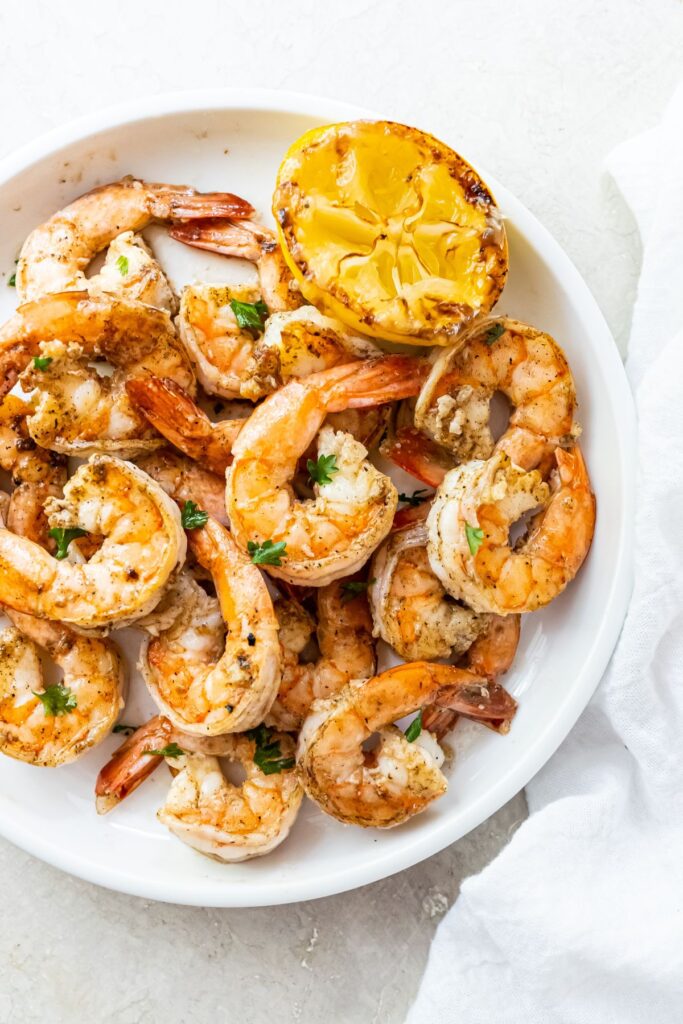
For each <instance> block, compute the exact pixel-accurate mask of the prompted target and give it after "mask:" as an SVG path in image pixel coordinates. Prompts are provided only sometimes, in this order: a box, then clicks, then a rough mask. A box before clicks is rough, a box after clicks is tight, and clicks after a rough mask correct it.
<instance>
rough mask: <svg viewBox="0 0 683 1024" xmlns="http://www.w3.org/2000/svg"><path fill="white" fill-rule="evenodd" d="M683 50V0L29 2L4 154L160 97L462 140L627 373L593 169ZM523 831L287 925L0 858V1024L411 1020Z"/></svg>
mask: <svg viewBox="0 0 683 1024" xmlns="http://www.w3.org/2000/svg"><path fill="white" fill-rule="evenodd" d="M682 46H683V5H682V4H681V0H573V3H571V4H564V5H559V4H550V3H548V0H516V2H515V0H499V2H498V0H450V2H446V0H420V2H419V3H413V2H410V3H409V2H403V0H393V2H370V0H345V2H344V0H338V2H336V3H334V4H332V3H328V4H324V3H321V2H320V0H298V2H295V0H290V2H289V3H288V2H286V0H271V2H268V0H249V2H246V3H235V2H232V0H221V2H215V0H193V2H192V3H180V2H178V0H165V2H158V0H153V2H145V3H143V2H141V0H137V2H131V0H118V2H117V3H116V4H106V5H105V4H102V5H96V4H93V3H92V2H91V0H90V2H88V3H85V2H81V0H73V2H72V0H62V2H61V3H59V4H57V3H54V2H40V0H22V3H21V4H18V3H14V4H9V3H4V4H3V5H2V7H0V96H2V101H1V102H0V124H1V125H2V132H1V133H0V156H1V155H3V154H4V153H6V152H9V151H11V150H12V149H13V148H14V147H16V146H18V145H20V144H21V143H23V142H25V141H26V140H28V139H31V138H33V137H34V136H36V135H38V134H40V133H42V132H43V131H45V130H47V129H48V128H51V127H52V126H53V125H56V124H59V123H61V122H63V121H66V120H68V119H70V118H72V117H74V116H76V115H78V114H81V113H85V112H88V111H92V110H96V109H97V108H99V107H101V106H104V105H107V104H111V103H116V102H119V101H121V100H125V99H129V98H132V97H135V96H140V95H143V94H146V93H158V92H162V91H167V90H175V89H193V88H202V87H210V86H239V85H246V86H259V85H260V86H267V87H270V88H282V89H294V90H300V91H302V92H311V93H317V94H321V95H328V96H331V97H336V98H340V99H346V100H350V101H355V102H358V103H361V104H365V105H368V106H372V107H373V108H375V109H377V110H379V111H381V112H382V113H384V114H385V115H386V116H389V117H395V118H397V119H400V120H404V121H407V122H409V123H411V122H412V123H415V124H419V125H422V126H424V127H428V128H429V129H430V130H432V131H434V132H435V133H436V134H438V133H439V131H443V132H444V133H446V132H448V134H449V136H450V137H452V136H453V135H454V134H455V135H458V136H459V137H460V139H461V144H460V149H461V151H462V152H463V153H464V154H465V155H466V156H467V157H468V158H469V159H470V160H472V161H473V162H474V163H475V164H476V163H477V161H481V163H482V164H483V165H484V166H486V167H487V168H488V169H490V171H491V172H492V173H493V174H495V175H496V176H497V177H498V178H499V179H500V180H501V181H503V182H504V183H505V184H506V185H507V186H508V187H509V188H510V189H511V190H512V191H513V192H515V193H516V194H517V195H518V196H519V198H520V199H521V200H522V201H523V202H524V203H526V205H527V206H528V207H530V209H531V210H533V211H534V213H536V214H537V215H538V216H539V217H540V219H541V220H542V221H543V222H544V223H545V225H546V226H547V227H548V228H549V229H550V231H551V232H552V233H553V234H554V235H555V237H556V238H557V239H558V240H559V242H560V244H561V245H563V246H564V248H565V249H566V250H567V252H568V253H569V255H570V256H571V257H572V258H573V259H574V261H575V262H576V264H577V265H578V267H579V269H580V270H581V272H582V273H583V275H584V277H585V278H586V280H587V282H588V284H589V286H590V287H591V288H592V290H593V292H594V294H595V295H596V297H597V299H598V302H599V303H600V305H601V307H602V309H603V310H604V312H605V314H606V316H607V319H608V321H609V322H610V325H611V327H612V329H613V331H614V333H615V336H616V338H617V341H618V343H619V345H620V347H621V349H622V351H623V349H624V345H625V339H626V336H627V333H628V325H629V318H630V310H631V306H632V302H633V297H634V289H635V282H636V277H637V272H638V266H639V255H640V254H639V245H638V239H637V236H636V234H635V229H634V225H633V223H632V221H631V219H630V217H629V216H628V215H627V213H626V211H625V209H624V207H623V205H622V203H621V201H620V200H619V198H618V196H616V194H615V193H614V190H613V189H612V187H611V185H610V183H609V181H608V180H605V178H604V176H603V175H602V172H601V166H602V162H603V159H604V157H605V155H606V154H607V153H608V152H609V150H610V149H611V148H612V147H613V146H614V145H615V144H616V143H618V142H619V141H621V140H622V139H624V138H627V137H628V136H630V135H633V134H635V133H636V132H638V131H640V130H642V129H643V128H646V127H649V126H650V125H653V124H654V123H655V122H656V121H657V119H658V116H659V113H660V111H661V110H662V108H663V106H664V104H665V103H666V100H667V98H668V96H669V95H670V93H671V92H672V90H673V88H674V86H675V84H676V83H677V81H678V78H679V76H680V73H681V60H680V54H681V52H683V51H682ZM653 187H656V182H653ZM524 814H525V805H524V799H523V796H522V795H520V796H518V797H517V798H516V799H515V800H513V801H511V803H510V804H508V805H507V807H505V808H503V809H502V810H501V811H500V812H499V813H498V814H497V815H495V816H494V817H493V818H492V819H490V820H489V821H488V822H485V823H484V824H483V825H482V826H481V827H480V828H479V829H477V830H476V831H475V832H473V833H472V834H471V835H470V836H468V837H467V838H466V839H463V840H462V841H461V842H459V843H457V844H456V845H455V846H453V847H451V848H450V849H448V850H445V851H444V852H443V853H441V854H439V855H438V856H436V857H433V858H432V859H431V860H429V861H427V862H425V863H424V864H422V865H419V866H417V867H415V868H412V869H411V870H409V871H406V872H404V873H403V874H401V875H398V876H397V877H395V878H392V879H388V880H386V881H384V882H379V883H377V884H375V885H372V886H369V887H367V888H365V889H361V890H358V891H356V892H355V893H348V894H345V895H342V896H337V897H332V898H329V899H326V900H320V901H318V902H315V903H308V904H299V905H297V906H292V907H278V908H275V909H273V910H268V909H260V910H253V911H250V910H241V911H240V910H235V911H230V910H223V911H216V910H196V909H190V908H184V907H172V906H166V905H161V904H151V903H146V902H143V901H141V900H136V899H133V898H130V897H127V896H120V895H118V894H116V893H110V892H106V891H104V890H101V889H97V888H95V887H93V886H90V885H88V884H86V883H83V882H80V881H76V880H73V879H70V878H68V877H67V876H66V875H63V874H61V873H59V872H58V871H56V870H54V869H52V868H50V867H47V866H45V865H43V864H41V863H39V862H38V861H36V860H34V859H33V858H31V857H29V856H27V855H26V854H24V853H22V852H20V851H19V850H17V849H15V848H14V847H12V846H10V845H9V844H7V843H4V842H0V906H1V907H2V926H1V927H0V1024H15V1022H16V1024H33V1022H40V1024H52V1022H68V1024H71V1022H72V1021H81V1020H87V1021H90V1022H92V1024H105V1022H116V1024H142V1022H154V1024H157V1022H162V1021H163V1022H164V1024H179V1022H186V1021H193V1022H196V1024H204V1022H206V1024H209V1022H211V1024H213V1022H214V1021H217V1022H223V1021H233V1020H234V1021H240V1022H244V1024H262V1022H264V1024H265V1022H268V1024H270V1022H272V1021H273V1020H278V1021H282V1022H288V1021H304V1022H309V1021H310V1022H316V1024H317V1022H318V1021H322V1020H326V1021H334V1022H335V1024H337V1022H340V1024H360V1022H362V1024H369V1022H378V1024H379V1022H382V1024H384V1022H399V1021H402V1020H403V1017H404V1014H405V1011H406V1008H407V1006H408V1005H409V1004H410V1002H411V1000H412V998H413V996H414V994H415V991H416V989H417V985H418V983H419V979H420V976H421V973H422V970H423V968H424V964H425V960H426V957H427V953H428V949H429V942H430V940H431V937H432V934H433V932H434V929H435V928H436V925H437V924H438V921H439V918H440V917H441V916H442V915H443V913H444V912H445V910H446V909H447V907H448V906H449V905H450V903H451V902H452V901H453V900H454V899H455V897H456V895H457V892H458V887H459V885H460V882H461V880H462V879H463V878H465V877H466V876H467V875H469V874H472V873H474V872H477V871H479V870H480V869H481V868H482V867H483V866H484V865H485V864H486V863H487V862H488V861H489V860H490V859H491V858H492V857H493V856H494V855H495V853H496V852H497V850H499V849H500V847H501V846H502V845H503V844H504V843H505V842H506V841H507V839H508V838H509V836H510V835H511V833H512V832H513V831H514V829H515V828H516V827H517V825H518V824H519V822H520V821H521V820H522V819H523V817H524ZM463 1024H466V1022H463Z"/></svg>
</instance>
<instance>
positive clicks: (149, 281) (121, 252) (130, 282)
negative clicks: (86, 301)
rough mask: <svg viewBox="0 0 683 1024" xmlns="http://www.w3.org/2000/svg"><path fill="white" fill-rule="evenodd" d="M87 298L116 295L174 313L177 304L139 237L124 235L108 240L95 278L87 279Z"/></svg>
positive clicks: (161, 272)
mask: <svg viewBox="0 0 683 1024" xmlns="http://www.w3.org/2000/svg"><path fill="white" fill-rule="evenodd" d="M85 287H87V290H88V291H89V292H90V294H91V295H97V294H101V293H102V292H104V294H105V295H120V296H122V297H123V298H124V299H125V298H127V299H137V300H138V302H145V303H147V305H148V306H156V308H157V309H165V310H166V311H167V312H169V313H171V314H175V313H177V312H178V300H177V298H176V297H175V295H174V294H173V290H172V288H171V286H170V284H169V283H168V278H167V277H166V275H165V274H164V272H163V270H162V269H161V267H160V266H159V264H158V262H157V261H156V259H155V258H154V255H153V253H152V250H151V249H150V247H149V246H148V245H147V243H146V242H145V240H144V238H143V237H142V235H136V234H135V233H134V232H133V231H124V232H123V233H122V234H120V235H117V236H116V238H114V239H113V240H112V242H111V243H110V245H109V248H108V249H107V255H106V258H105V261H104V263H103V265H102V269H101V270H100V272H99V274H95V276H94V277H89V278H87V282H86V285H85Z"/></svg>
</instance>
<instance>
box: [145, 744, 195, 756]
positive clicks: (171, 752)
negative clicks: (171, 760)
mask: <svg viewBox="0 0 683 1024" xmlns="http://www.w3.org/2000/svg"><path fill="white" fill-rule="evenodd" d="M142 753H143V754H154V756H155V757H182V756H183V754H184V753H185V751H184V750H183V749H182V748H181V747H179V746H178V744H177V743H167V744H166V746H165V747H162V748H161V750H143V751H142Z"/></svg>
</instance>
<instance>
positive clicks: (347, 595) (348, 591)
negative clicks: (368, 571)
mask: <svg viewBox="0 0 683 1024" xmlns="http://www.w3.org/2000/svg"><path fill="white" fill-rule="evenodd" d="M374 582H375V579H374V577H373V579H371V580H349V581H348V583H342V590H343V591H344V593H343V594H342V601H352V600H353V599H354V597H356V596H357V595H358V594H362V593H364V591H366V590H367V589H368V587H369V586H370V584H371V583H374Z"/></svg>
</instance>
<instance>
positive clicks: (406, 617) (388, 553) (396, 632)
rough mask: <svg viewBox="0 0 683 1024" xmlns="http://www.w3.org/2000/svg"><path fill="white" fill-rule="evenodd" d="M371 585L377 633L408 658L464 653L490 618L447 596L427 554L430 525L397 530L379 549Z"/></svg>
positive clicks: (411, 659) (372, 569)
mask: <svg viewBox="0 0 683 1024" xmlns="http://www.w3.org/2000/svg"><path fill="white" fill-rule="evenodd" d="M370 577H371V580H372V582H371V583H370V586H369V588H368V596H369V598H370V607H371V609H372V618H373V622H374V635H375V636H381V637H382V639H383V640H385V641H386V643H388V644H390V645H391V647H393V648H394V650H395V651H396V652H397V654H399V655H400V656H401V657H402V658H405V660H406V661H418V660H425V661H432V660H434V659H436V658H450V657H454V656H458V655H460V654H463V653H464V652H465V651H466V650H467V649H468V648H469V647H471V646H472V644H473V643H474V641H475V640H476V639H477V637H478V636H479V635H480V634H481V633H482V632H484V630H485V629H486V626H487V617H486V616H485V615H477V613H476V612H473V611H472V610H471V609H470V608H466V607H465V606H464V605H462V604H458V603H457V602H455V601H454V600H453V599H452V598H451V597H449V596H448V595H447V594H446V591H445V590H444V588H443V587H442V585H441V582H440V580H439V579H438V577H437V576H436V575H435V574H434V572H433V570H432V568H431V566H430V564H429V560H428V558H427V530H426V527H425V524H424V523H417V524H416V525H414V526H410V527H408V528H407V529H404V530H399V531H397V532H396V533H392V534H391V535H390V536H389V537H388V538H387V539H386V540H385V541H384V543H383V544H382V545H381V547H380V548H378V550H377V551H376V552H375V554H374V557H373V560H372V565H371V568H370Z"/></svg>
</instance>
